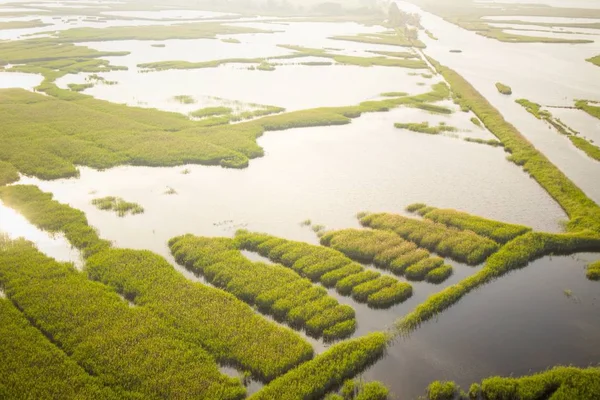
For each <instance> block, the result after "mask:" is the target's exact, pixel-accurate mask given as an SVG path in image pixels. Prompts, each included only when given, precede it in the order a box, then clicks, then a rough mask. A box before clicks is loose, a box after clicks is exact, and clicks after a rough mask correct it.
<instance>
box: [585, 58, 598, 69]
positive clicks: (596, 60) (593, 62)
mask: <svg viewBox="0 0 600 400" xmlns="http://www.w3.org/2000/svg"><path fill="white" fill-rule="evenodd" d="M586 61H588V62H591V63H592V64H594V65H597V66H599V67H600V56H596V57H592V58H588V59H587V60H586Z"/></svg>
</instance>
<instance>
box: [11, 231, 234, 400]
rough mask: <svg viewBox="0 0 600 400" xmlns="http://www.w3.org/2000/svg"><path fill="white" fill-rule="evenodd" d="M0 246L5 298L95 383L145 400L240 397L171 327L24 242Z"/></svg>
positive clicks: (200, 351)
mask: <svg viewBox="0 0 600 400" xmlns="http://www.w3.org/2000/svg"><path fill="white" fill-rule="evenodd" d="M0 252H1V254H2V257H0V284H2V287H3V288H4V290H5V293H6V295H7V297H8V298H9V299H10V300H11V301H12V302H13V303H14V304H15V305H16V306H17V308H18V309H19V310H21V311H22V312H23V313H24V315H25V316H26V317H27V319H28V320H29V321H31V322H32V324H34V325H35V326H37V327H39V329H40V330H41V331H43V332H44V334H45V336H46V337H48V338H49V339H50V340H51V341H52V342H53V343H54V344H55V345H56V346H59V347H60V348H61V350H62V351H64V353H66V354H69V355H70V357H71V358H72V359H73V361H75V362H76V363H77V364H79V365H81V366H82V367H83V368H84V369H85V370H86V371H88V372H89V373H90V374H91V375H93V376H94V377H96V378H97V379H98V381H99V383H100V384H103V385H106V386H110V387H112V388H115V390H122V391H131V392H138V393H139V395H138V398H141V397H143V398H147V399H161V398H165V397H171V398H177V397H195V398H199V399H200V398H203V399H214V398H225V399H241V398H243V397H244V395H245V389H244V388H243V386H242V385H241V382H240V381H239V380H238V379H233V378H229V377H227V376H225V375H223V374H221V373H220V372H219V369H218V366H217V364H216V362H215V361H214V359H213V358H212V357H211V356H210V355H209V354H208V353H207V352H206V351H205V350H204V349H203V348H202V347H200V346H197V345H194V344H192V343H190V342H187V341H184V340H181V339H179V338H177V335H176V333H174V331H173V328H172V327H169V326H166V325H165V324H164V323H163V322H161V321H160V320H159V319H157V318H156V317H155V316H154V315H152V313H150V312H148V311H147V310H145V309H142V308H140V307H135V308H131V307H130V306H129V305H128V304H127V302H125V301H123V300H122V299H121V298H120V297H119V296H118V295H117V294H116V293H115V292H114V291H112V290H111V289H109V288H108V287H106V286H104V285H101V284H99V283H97V282H92V281H90V280H88V279H87V277H86V276H85V275H84V274H81V273H79V272H78V271H76V270H75V268H74V267H73V265H72V264H65V263H58V262H56V261H55V260H53V259H51V258H48V257H46V256H45V255H43V254H42V253H40V252H39V251H37V250H36V249H35V248H34V247H33V245H32V244H30V243H29V242H26V241H23V240H19V241H14V242H10V243H7V244H6V243H5V244H3V245H2V246H1V248H0ZM148 354H152V355H153V356H152V357H148Z"/></svg>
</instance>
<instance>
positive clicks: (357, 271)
mask: <svg viewBox="0 0 600 400" xmlns="http://www.w3.org/2000/svg"><path fill="white" fill-rule="evenodd" d="M236 241H237V242H238V244H239V246H240V247H241V248H243V249H246V250H250V251H255V252H258V253H259V254H261V255H262V256H264V257H268V258H269V259H271V260H272V261H274V262H279V263H281V264H283V265H285V266H286V267H288V268H291V269H293V270H294V271H296V272H297V273H299V274H300V275H302V276H304V277H307V278H309V279H311V280H312V281H315V282H321V283H322V284H323V285H325V286H327V287H332V286H335V288H336V290H337V291H338V292H339V293H340V294H342V295H344V296H348V295H352V296H353V297H354V298H355V299H356V300H357V301H363V302H366V303H367V304H368V305H369V306H371V307H374V308H385V307H390V306H392V305H393V304H396V303H400V302H402V301H404V300H406V299H407V298H409V297H410V296H411V295H412V287H411V286H410V285H409V284H407V283H403V282H400V281H398V280H394V281H391V280H390V279H388V277H384V276H381V275H380V274H379V273H377V272H373V271H369V270H365V269H364V268H363V267H362V266H361V265H359V264H356V263H353V262H352V260H351V259H349V258H347V257H346V256H344V254H342V253H341V252H339V251H337V250H333V249H329V248H326V247H322V246H314V245H310V244H308V243H303V242H295V241H291V240H286V239H280V238H277V237H275V236H271V235H267V234H262V233H251V232H248V231H244V230H240V231H238V232H236ZM366 282H370V285H368V286H365V285H364V284H365V283H366Z"/></svg>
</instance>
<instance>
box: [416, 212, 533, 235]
mask: <svg viewBox="0 0 600 400" xmlns="http://www.w3.org/2000/svg"><path fill="white" fill-rule="evenodd" d="M407 210H408V211H410V212H416V213H418V214H419V215H421V216H422V217H424V218H426V219H430V220H432V221H434V222H439V223H442V224H444V225H446V226H450V227H454V228H458V229H463V230H469V231H473V232H475V233H477V234H479V235H481V236H485V237H488V238H490V239H492V240H494V241H496V242H498V243H506V242H509V241H511V240H512V239H514V238H516V237H517V236H521V235H524V234H526V233H527V232H530V231H531V228H529V227H527V226H523V225H515V224H508V223H505V222H498V221H494V220H491V219H487V218H482V217H479V216H476V215H471V214H467V213H465V212H461V211H457V210H451V209H439V208H434V207H427V206H426V205H425V204H412V205H410V206H408V207H407Z"/></svg>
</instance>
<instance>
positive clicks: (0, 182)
mask: <svg viewBox="0 0 600 400" xmlns="http://www.w3.org/2000/svg"><path fill="white" fill-rule="evenodd" d="M19 179H20V176H19V171H17V169H16V168H15V167H14V166H13V165H12V164H10V163H7V162H5V161H1V160H0V186H4V185H8V184H9V183H13V182H16V181H18V180H19Z"/></svg>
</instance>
